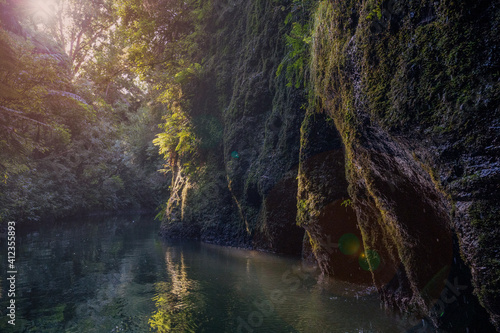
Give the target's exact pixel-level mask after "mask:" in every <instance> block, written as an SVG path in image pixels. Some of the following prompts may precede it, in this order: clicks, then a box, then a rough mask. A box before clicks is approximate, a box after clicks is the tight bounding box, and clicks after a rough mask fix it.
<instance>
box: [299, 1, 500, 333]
mask: <svg viewBox="0 0 500 333" xmlns="http://www.w3.org/2000/svg"><path fill="white" fill-rule="evenodd" d="M499 23H500V8H499V7H498V6H496V5H495V4H493V2H491V1H460V2H457V1H440V2H432V1H411V2H405V1H393V0H388V1H364V2H362V1H356V0H351V1H341V2H331V1H321V2H320V3H319V5H318V7H317V9H316V13H315V25H314V32H313V41H314V42H313V51H312V68H311V71H312V80H313V83H314V87H315V94H316V95H317V96H318V97H319V99H320V100H321V103H322V105H323V106H324V109H325V111H326V112H328V114H329V115H331V117H332V118H333V119H334V121H335V126H336V128H337V129H338V131H339V133H340V137H341V138H342V141H343V144H344V146H345V151H346V153H345V159H346V168H347V173H346V178H347V180H348V182H349V196H350V197H351V198H352V201H353V204H354V207H355V210H356V213H357V218H358V224H359V226H360V228H361V232H362V234H363V242H364V245H365V247H367V248H370V249H374V250H375V251H377V253H378V254H379V255H380V258H381V260H382V261H384V260H387V262H388V265H392V266H393V268H397V271H396V274H395V275H394V278H393V279H391V280H390V281H387V277H384V276H381V275H380V274H377V272H376V271H374V272H373V278H374V281H375V283H376V285H377V286H378V287H380V288H381V290H382V293H383V297H384V299H386V300H387V301H388V302H392V303H395V304H398V305H399V306H401V307H402V308H406V309H419V311H421V312H422V313H423V314H426V315H429V316H430V317H431V319H433V321H434V323H435V324H440V319H439V318H438V317H439V315H437V314H436V313H433V311H431V308H433V307H434V306H435V304H436V303H435V301H436V298H438V299H439V295H437V297H436V295H434V291H439V290H440V289H442V288H440V287H439V286H437V285H435V284H433V283H431V284H429V283H430V281H437V280H442V278H436V276H438V277H441V276H446V275H447V274H452V273H453V274H457V276H459V277H460V276H461V277H464V276H468V274H469V273H468V269H467V268H466V267H465V266H464V267H462V268H460V269H458V268H457V267H458V266H459V264H457V262H459V261H460V258H458V257H460V255H461V256H462V257H463V259H464V260H465V262H466V264H467V265H468V267H469V268H470V271H471V274H472V281H473V285H474V288H475V294H476V295H477V297H478V298H479V301H480V302H481V304H482V305H483V306H484V308H485V309H486V310H487V311H488V313H489V314H490V318H491V320H492V322H493V324H494V325H495V326H496V327H497V329H498V328H499V325H500V321H499V319H500V317H499V315H500V308H498V304H499V303H498V290H499V286H500V284H499V281H500V279H498V274H497V272H498V267H499V262H500V261H499V253H500V249H499V247H500V245H499V244H500V234H499V233H498V228H499V223H498V214H496V213H495V212H498V207H499V200H498V199H497V198H499V197H500V193H499V187H498V183H499V177H500V171H499V170H500V169H499V168H498V165H499V164H498V163H499V151H498V144H499V135H498V134H499V124H500V109H499V105H500V100H499V96H500V81H499V78H500V74H499V69H500V63H499V62H500V60H499V57H497V56H493V54H496V53H498V49H499V47H500V34H499V32H500V31H499V29H500V28H499V26H500V24H499ZM493 198H495V199H493ZM299 209H300V205H299ZM454 237H456V239H457V243H458V245H459V246H457V247H454V246H453V239H454ZM457 258H458V259H457ZM446 267H448V268H446ZM446 270H448V272H449V273H446V272H445V271H446ZM460 272H461V273H460ZM450 276H451V275H450ZM439 283H441V284H442V285H444V282H439ZM439 283H438V284H439ZM431 285H433V287H432V288H431V287H430V286H431ZM442 287H444V286H442ZM433 290H434V291H433ZM469 296H470V297H471V298H474V297H473V296H472V294H470V295H469ZM471 301H473V300H471ZM438 303H439V302H438ZM450 306H451V305H450ZM444 313H446V311H444ZM485 329H486V330H487V329H490V328H485Z"/></svg>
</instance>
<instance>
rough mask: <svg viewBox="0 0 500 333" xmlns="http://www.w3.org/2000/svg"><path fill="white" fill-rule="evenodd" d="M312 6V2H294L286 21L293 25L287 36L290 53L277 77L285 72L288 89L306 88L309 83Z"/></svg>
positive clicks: (284, 58)
mask: <svg viewBox="0 0 500 333" xmlns="http://www.w3.org/2000/svg"><path fill="white" fill-rule="evenodd" d="M312 6H313V2H312V1H309V0H306V1H304V0H294V1H293V2H292V4H291V5H290V12H289V13H288V15H287V17H286V19H285V24H286V25H289V26H290V25H291V29H290V32H289V33H288V34H286V35H285V40H286V45H287V49H288V52H287V53H286V54H285V56H284V57H283V60H282V61H281V63H280V65H279V66H278V70H277V71H276V76H280V75H281V74H282V73H283V70H284V71H285V72H284V73H285V76H286V79H287V81H288V83H287V86H288V87H291V86H294V87H295V88H299V87H300V86H304V87H305V86H306V84H307V81H308V80H307V73H308V72H309V69H308V68H309V58H310V45H311V33H312V32H311V22H310V13H311V11H312Z"/></svg>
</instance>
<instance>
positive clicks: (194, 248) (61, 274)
mask: <svg viewBox="0 0 500 333" xmlns="http://www.w3.org/2000/svg"><path fill="white" fill-rule="evenodd" d="M158 227H159V226H158V223H157V222H155V221H153V220H152V219H150V218H140V217H133V218H130V217H128V218H127V217H123V218H107V219H102V220H95V219H90V220H84V221H67V222H66V223H64V224H61V225H57V226H53V227H44V228H38V229H36V230H35V229H32V230H25V231H20V232H19V235H18V257H17V262H16V263H17V266H18V272H19V273H18V275H17V276H18V281H17V289H18V294H17V298H16V304H18V305H19V307H18V308H17V313H16V327H15V329H13V328H12V327H10V325H8V324H7V318H8V317H6V316H5V311H3V312H2V316H1V317H0V332H44V333H45V332H49V333H50V332H54V333H55V332H57V333H60V332H75V333H76V332H89V333H92V332H96V333H105V332H149V331H152V332H214V333H220V332H238V331H239V332H273V333H280V332H314V333H321V332H361V331H363V332H403V331H405V329H406V328H408V327H409V326H408V325H407V324H406V323H405V322H403V321H401V320H398V319H397V318H395V317H394V316H392V315H389V314H387V313H386V312H385V311H384V310H382V309H381V308H380V304H379V302H378V298H377V296H376V294H375V293H372V292H371V290H367V289H356V288H354V287H353V286H350V285H347V284H339V283H336V284H333V285H332V286H331V287H328V288H327V287H326V286H325V285H318V283H317V279H316V278H317V276H316V271H315V270H314V268H311V267H306V266H303V265H302V264H301V262H300V260H298V259H297V258H293V257H283V256H277V255H271V254H266V253H261V252H257V251H247V250H239V249H229V248H223V247H218V246H212V245H207V244H200V243H196V242H167V243H165V242H162V241H161V240H160V239H159V238H158V236H157V231H158ZM0 241H2V242H3V240H0ZM4 245H5V244H4V243H2V244H0V246H4ZM5 263H6V258H5V252H4V251H0V272H2V274H3V275H2V277H1V286H2V288H3V289H2V295H3V296H5V295H6V293H5V291H6V290H5V288H6V286H5V283H4V281H6V280H5V279H6V275H5V272H6V271H7V270H6V267H5ZM7 301H8V299H6V298H0V309H5V308H6V304H7V303H6V302H7Z"/></svg>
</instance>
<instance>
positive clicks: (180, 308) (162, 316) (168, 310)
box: [148, 248, 200, 333]
mask: <svg viewBox="0 0 500 333" xmlns="http://www.w3.org/2000/svg"><path fill="white" fill-rule="evenodd" d="M172 252H173V250H172V248H168V249H167V251H166V253H165V264H166V268H167V276H168V277H169V280H170V281H168V282H167V281H162V282H158V283H156V284H155V292H156V294H155V296H154V297H153V301H154V303H155V307H156V310H155V311H154V312H153V315H152V316H151V318H150V319H149V321H148V322H149V325H150V326H151V329H153V331H155V332H160V333H164V332H196V328H197V325H196V323H195V318H194V315H193V312H194V310H195V306H199V305H200V302H199V301H198V302H197V301H196V298H199V297H196V295H197V294H196V292H197V291H198V283H197V282H196V281H193V280H189V279H188V277H187V272H186V264H185V262H184V254H183V253H181V254H180V262H179V263H175V262H174V260H173V259H172V256H173V254H172Z"/></svg>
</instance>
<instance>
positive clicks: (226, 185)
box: [163, 1, 305, 254]
mask: <svg viewBox="0 0 500 333" xmlns="http://www.w3.org/2000/svg"><path fill="white" fill-rule="evenodd" d="M288 5H289V1H239V2H236V3H233V2H229V3H228V2H227V1H214V2H213V8H212V9H211V10H210V11H209V12H208V13H207V14H206V22H205V24H206V32H207V33H206V40H203V44H204V45H205V46H206V48H207V50H208V51H207V52H206V53H205V54H204V59H203V61H202V63H203V74H202V75H200V76H199V77H196V78H193V79H192V82H191V83H190V85H189V87H188V88H187V89H191V91H189V92H186V96H189V99H190V100H189V105H190V108H191V109H190V115H191V116H192V121H193V124H194V127H195V132H196V134H197V135H198V137H199V138H200V140H201V149H200V152H199V154H198V155H197V156H196V160H195V161H192V162H194V164H196V166H197V167H198V169H197V170H196V172H194V173H193V174H189V175H187V174H186V175H185V177H186V179H187V181H186V183H185V185H184V186H183V189H182V190H180V191H178V192H177V193H174V194H173V195H178V196H179V197H180V200H179V205H178V207H177V209H176V210H175V211H174V213H173V214H172V215H171V217H170V221H169V222H166V223H164V227H163V230H164V234H165V235H167V236H168V235H170V236H178V237H182V236H187V237H192V236H194V237H196V238H199V239H201V240H203V241H206V242H210V243H217V244H223V245H234V246H245V247H255V248H261V249H266V250H270V251H276V252H284V253H294V254H298V253H300V252H301V244H302V239H303V233H304V231H303V229H302V228H299V227H297V226H296V225H295V216H296V209H295V208H296V193H297V180H296V176H297V167H298V162H299V149H300V133H299V131H300V123H301V121H302V118H303V117H304V114H303V113H304V111H303V110H302V109H301V106H302V104H304V102H305V97H304V95H305V93H304V91H302V90H300V89H296V88H293V87H287V81H286V78H285V77H284V75H283V76H280V77H276V70H277V68H278V66H279V64H280V63H281V61H282V59H283V56H284V54H285V51H286V49H285V48H286V45H285V42H284V34H285V33H286V31H287V29H286V28H285V23H284V21H285V17H286V15H287V12H286V11H285V10H284V8H285V7H284V6H288ZM172 222H173V223H172Z"/></svg>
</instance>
